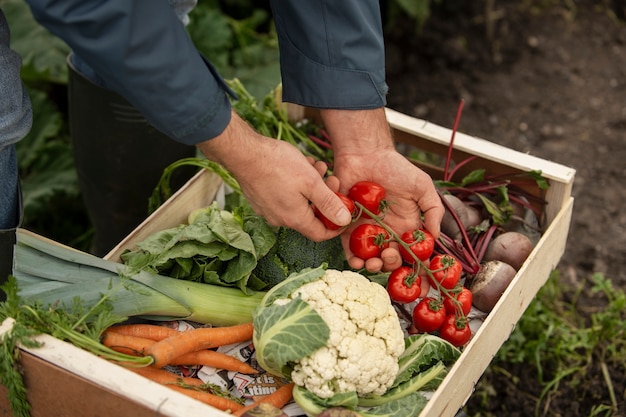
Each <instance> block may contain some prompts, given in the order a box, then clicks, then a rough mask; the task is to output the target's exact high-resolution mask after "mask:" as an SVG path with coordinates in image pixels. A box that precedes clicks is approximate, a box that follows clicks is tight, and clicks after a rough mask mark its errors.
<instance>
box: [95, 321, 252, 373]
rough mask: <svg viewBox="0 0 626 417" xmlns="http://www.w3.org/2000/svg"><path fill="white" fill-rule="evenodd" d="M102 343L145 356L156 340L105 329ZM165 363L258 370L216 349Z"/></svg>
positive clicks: (198, 352) (131, 353)
mask: <svg viewBox="0 0 626 417" xmlns="http://www.w3.org/2000/svg"><path fill="white" fill-rule="evenodd" d="M101 343H102V344H103V345H105V346H108V347H110V348H111V349H113V350H115V351H117V352H121V353H125V354H127V355H134V356H144V354H145V352H146V350H147V349H148V347H149V346H151V345H153V344H155V343H156V342H155V341H154V340H150V339H144V338H143V337H138V336H130V335H125V334H122V333H116V332H113V331H108V330H107V331H105V332H104V333H103V335H102V338H101ZM165 365H206V366H212V367H214V368H219V369H225V370H227V371H234V372H240V373H242V374H256V373H258V371H257V370H256V369H255V368H253V367H252V366H250V365H248V364H247V363H245V362H244V361H242V360H240V359H238V358H236V357H234V356H231V355H227V354H225V353H222V352H216V351H214V350H208V349H204V350H198V351H196V352H190V353H186V354H184V355H182V356H179V357H177V358H172V360H170V361H169V363H166V364H165Z"/></svg>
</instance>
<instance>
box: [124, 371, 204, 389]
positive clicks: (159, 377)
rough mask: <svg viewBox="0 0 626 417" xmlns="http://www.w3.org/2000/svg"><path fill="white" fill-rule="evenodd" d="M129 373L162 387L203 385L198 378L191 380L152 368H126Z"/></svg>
mask: <svg viewBox="0 0 626 417" xmlns="http://www.w3.org/2000/svg"><path fill="white" fill-rule="evenodd" d="M127 369H128V370H130V371H133V372H135V373H136V374H139V375H141V376H143V377H144V378H148V379H149V380H151V381H154V382H158V383H159V384H162V385H180V384H184V385H191V386H195V387H197V386H201V385H204V382H202V380H201V379H199V378H192V377H188V376H180V375H176V374H173V373H172V372H169V371H166V370H165V369H159V368H154V367H152V366H144V367H141V368H127Z"/></svg>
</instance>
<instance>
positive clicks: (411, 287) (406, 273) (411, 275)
mask: <svg viewBox="0 0 626 417" xmlns="http://www.w3.org/2000/svg"><path fill="white" fill-rule="evenodd" d="M421 285H422V278H420V276H419V275H418V274H417V272H416V271H415V270H414V269H413V268H411V267H410V266H401V267H400V268H398V269H394V270H393V272H392V273H391V274H389V279H388V280H387V292H388V293H389V297H390V298H391V299H392V300H393V301H397V302H399V303H411V302H413V301H415V300H417V299H418V297H419V296H420V293H421V292H422V290H421Z"/></svg>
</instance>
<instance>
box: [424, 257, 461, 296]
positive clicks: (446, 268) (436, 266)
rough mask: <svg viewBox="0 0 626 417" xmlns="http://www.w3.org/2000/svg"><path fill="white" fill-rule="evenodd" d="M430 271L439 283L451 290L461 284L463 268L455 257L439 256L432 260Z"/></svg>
mask: <svg viewBox="0 0 626 417" xmlns="http://www.w3.org/2000/svg"><path fill="white" fill-rule="evenodd" d="M430 270H431V271H432V273H433V277H434V278H435V279H436V280H437V282H439V284H441V286H442V287H443V288H446V289H449V290H450V289H452V288H454V287H455V286H456V284H458V283H459V280H460V279H461V272H463V266H462V265H461V264H460V263H459V261H458V260H457V259H456V258H455V257H454V256H451V255H442V254H437V255H435V256H433V258H432V259H431V260H430Z"/></svg>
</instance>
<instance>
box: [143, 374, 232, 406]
mask: <svg viewBox="0 0 626 417" xmlns="http://www.w3.org/2000/svg"><path fill="white" fill-rule="evenodd" d="M131 371H133V372H135V373H137V374H139V375H141V376H143V377H145V378H148V379H150V380H151V381H154V382H157V383H159V384H161V385H165V386H167V387H168V388H171V389H173V390H175V391H179V392H181V393H183V394H185V395H187V396H189V397H191V398H194V399H196V400H198V401H202V402H203V403H205V404H208V405H210V406H212V407H215V408H217V409H219V410H222V411H235V410H239V409H241V408H243V405H241V404H239V403H238V402H236V401H233V400H231V399H229V398H226V397H222V396H220V395H215V394H211V393H210V392H206V391H199V390H198V389H197V388H198V387H201V386H204V385H205V384H204V382H202V380H200V379H198V378H190V377H183V376H178V375H175V374H173V373H171V372H168V371H165V370H163V369H158V368H153V367H151V366H146V367H144V368H132V369H131ZM181 384H184V385H188V386H192V388H186V387H185V386H183V385H181ZM193 387H195V388H196V389H194V388H193Z"/></svg>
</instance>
